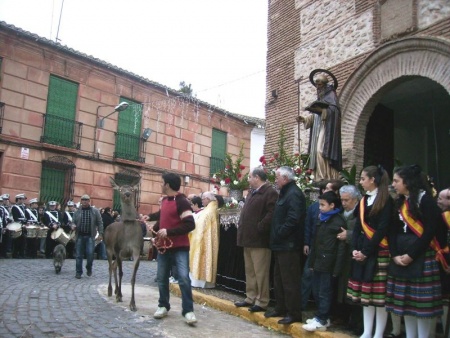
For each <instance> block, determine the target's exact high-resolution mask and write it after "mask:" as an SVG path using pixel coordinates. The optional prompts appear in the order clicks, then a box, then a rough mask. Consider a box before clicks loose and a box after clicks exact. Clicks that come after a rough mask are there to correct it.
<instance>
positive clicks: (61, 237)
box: [50, 228, 69, 245]
mask: <svg viewBox="0 0 450 338" xmlns="http://www.w3.org/2000/svg"><path fill="white" fill-rule="evenodd" d="M50 237H51V238H52V239H53V240H55V241H57V242H58V243H61V244H63V245H66V244H67V243H69V236H67V234H66V233H65V232H64V230H63V229H61V228H60V229H58V230H55V231H53V232H52V234H51V235H50Z"/></svg>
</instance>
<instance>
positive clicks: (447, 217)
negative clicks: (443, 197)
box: [442, 211, 450, 230]
mask: <svg viewBox="0 0 450 338" xmlns="http://www.w3.org/2000/svg"><path fill="white" fill-rule="evenodd" d="M442 218H443V219H444V222H445V224H447V228H448V230H450V211H444V212H443V213H442Z"/></svg>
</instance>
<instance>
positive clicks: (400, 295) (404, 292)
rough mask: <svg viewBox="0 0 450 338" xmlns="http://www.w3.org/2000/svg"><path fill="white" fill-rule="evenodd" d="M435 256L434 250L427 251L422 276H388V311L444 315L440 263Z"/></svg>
mask: <svg viewBox="0 0 450 338" xmlns="http://www.w3.org/2000/svg"><path fill="white" fill-rule="evenodd" d="M434 256H435V252H434V251H432V250H428V251H427V252H426V254H425V263H424V269H423V276H422V277H419V278H409V279H405V278H396V277H393V276H388V281H387V288H386V311H388V312H392V313H394V314H396V315H399V316H414V317H422V318H431V317H438V316H441V315H442V313H443V311H442V295H441V281H440V274H439V265H438V264H439V263H438V262H437V261H436V260H435V258H434Z"/></svg>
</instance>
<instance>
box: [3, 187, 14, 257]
mask: <svg viewBox="0 0 450 338" xmlns="http://www.w3.org/2000/svg"><path fill="white" fill-rule="evenodd" d="M6 200H9V194H4V195H2V196H1V197H0V224H1V226H0V227H1V230H0V257H5V258H8V254H11V247H12V244H11V237H10V236H9V232H8V230H7V229H6V226H7V225H8V223H9V222H11V219H10V216H9V209H8V207H7V206H6V205H5V204H4V201H6Z"/></svg>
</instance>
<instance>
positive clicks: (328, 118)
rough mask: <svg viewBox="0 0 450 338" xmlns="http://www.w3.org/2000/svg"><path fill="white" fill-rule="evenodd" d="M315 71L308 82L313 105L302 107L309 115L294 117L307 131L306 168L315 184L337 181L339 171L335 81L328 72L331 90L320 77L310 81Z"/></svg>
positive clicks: (340, 153) (322, 76)
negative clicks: (313, 90)
mask: <svg viewBox="0 0 450 338" xmlns="http://www.w3.org/2000/svg"><path fill="white" fill-rule="evenodd" d="M316 71H318V70H315V71H313V72H312V73H311V75H310V80H311V82H312V83H313V84H314V86H315V87H316V88H317V101H315V102H313V103H312V104H311V105H309V106H308V107H306V110H308V111H310V112H311V113H312V114H310V115H308V116H298V117H297V122H299V123H303V124H304V125H305V128H306V129H309V128H310V129H311V134H310V140H309V147H308V152H309V154H310V160H309V168H310V169H313V170H314V176H315V180H316V181H320V180H329V179H338V178H339V171H341V170H342V145H341V110H340V107H339V102H338V98H337V95H336V88H335V87H337V81H336V79H335V78H334V76H332V74H331V73H330V72H328V71H326V72H327V73H329V74H330V75H331V76H332V77H333V80H334V82H335V86H333V85H331V84H329V83H328V82H329V81H328V78H327V76H326V75H324V74H320V75H318V76H317V77H315V78H313V76H314V72H316ZM322 71H323V70H322Z"/></svg>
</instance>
